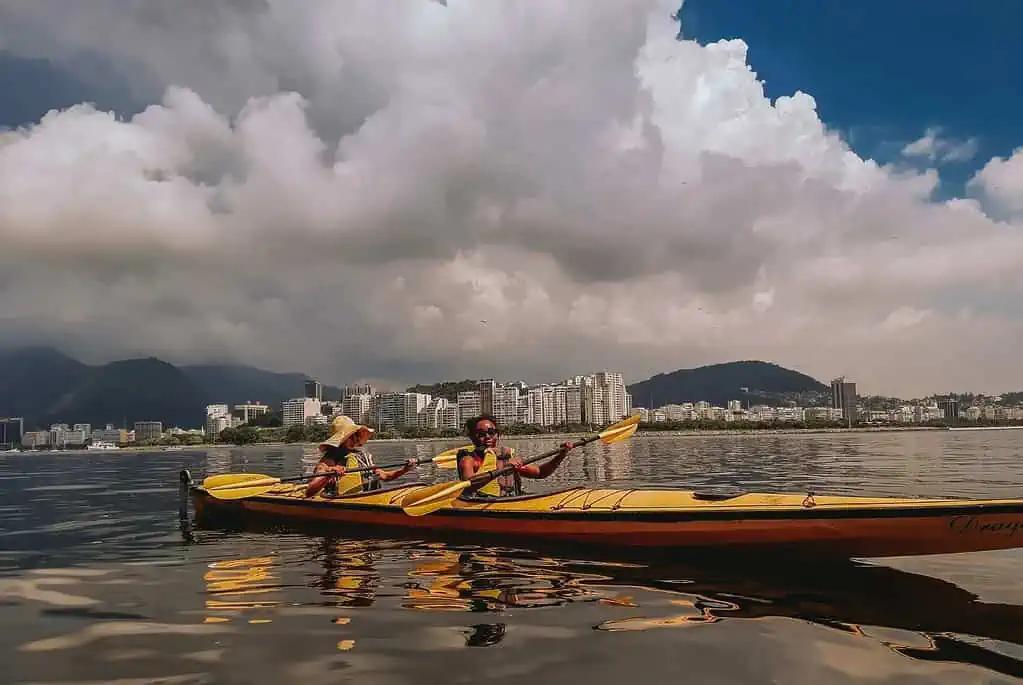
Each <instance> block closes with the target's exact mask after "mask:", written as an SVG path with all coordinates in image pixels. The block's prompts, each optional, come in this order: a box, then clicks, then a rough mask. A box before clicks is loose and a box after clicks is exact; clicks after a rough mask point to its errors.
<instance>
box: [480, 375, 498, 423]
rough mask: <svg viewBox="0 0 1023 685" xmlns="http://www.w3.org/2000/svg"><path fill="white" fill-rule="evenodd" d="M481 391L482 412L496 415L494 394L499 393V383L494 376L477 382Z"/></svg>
mask: <svg viewBox="0 0 1023 685" xmlns="http://www.w3.org/2000/svg"><path fill="white" fill-rule="evenodd" d="M476 389H477V390H478V391H479V393H480V412H481V413H483V414H490V415H492V416H496V414H495V413H494V396H495V395H496V394H497V383H495V382H494V379H493V378H484V379H483V380H481V381H479V382H478V383H476Z"/></svg>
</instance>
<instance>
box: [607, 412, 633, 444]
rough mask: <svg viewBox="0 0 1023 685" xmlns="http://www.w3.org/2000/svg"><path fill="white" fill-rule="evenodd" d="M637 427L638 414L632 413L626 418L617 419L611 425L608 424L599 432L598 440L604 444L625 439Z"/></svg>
mask: <svg viewBox="0 0 1023 685" xmlns="http://www.w3.org/2000/svg"><path fill="white" fill-rule="evenodd" d="M638 428H639V414H633V415H632V416H630V417H629V418H627V419H624V420H622V421H619V422H618V423H616V424H614V425H613V426H608V427H607V428H605V429H604V430H602V431H601V432H600V442H601V444H604V445H610V444H611V443H615V442H621V441H622V440H627V439H628V438H631V437H632V436H633V434H635V432H636V430H637V429H638Z"/></svg>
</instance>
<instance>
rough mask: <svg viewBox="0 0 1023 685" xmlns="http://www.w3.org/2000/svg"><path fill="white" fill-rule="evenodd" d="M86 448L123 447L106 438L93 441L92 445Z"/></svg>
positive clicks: (114, 448) (116, 448) (105, 448)
mask: <svg viewBox="0 0 1023 685" xmlns="http://www.w3.org/2000/svg"><path fill="white" fill-rule="evenodd" d="M85 449H87V450H119V449H121V448H120V447H119V446H118V445H115V444H114V443H112V442H107V441H106V440H97V441H96V442H94V443H92V444H91V445H89V446H88V447H86V448H85Z"/></svg>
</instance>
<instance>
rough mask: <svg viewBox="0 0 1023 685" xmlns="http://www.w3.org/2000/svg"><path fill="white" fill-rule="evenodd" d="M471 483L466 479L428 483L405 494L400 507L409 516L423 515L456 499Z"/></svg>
mask: <svg viewBox="0 0 1023 685" xmlns="http://www.w3.org/2000/svg"><path fill="white" fill-rule="evenodd" d="M471 485H472V481H468V480H458V481H455V482H453V483H438V484H437V485H430V486H428V487H425V488H422V489H420V490H416V491H415V492H411V493H409V494H407V495H405V497H403V498H402V500H401V508H402V509H403V510H404V511H405V513H406V514H408V515H409V516H424V515H425V514H429V513H430V512H433V511H436V510H438V509H440V508H441V507H443V506H445V505H446V504H448V503H449V502H451V501H452V500H454V499H456V498H457V497H458V496H459V495H460V494H462V491H463V490H465V489H466V488H467V487H469V486H471Z"/></svg>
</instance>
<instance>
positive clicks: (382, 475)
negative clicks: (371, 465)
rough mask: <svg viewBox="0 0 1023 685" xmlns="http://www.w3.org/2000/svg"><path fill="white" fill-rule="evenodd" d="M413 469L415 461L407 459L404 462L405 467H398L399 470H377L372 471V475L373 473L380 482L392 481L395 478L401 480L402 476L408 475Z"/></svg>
mask: <svg viewBox="0 0 1023 685" xmlns="http://www.w3.org/2000/svg"><path fill="white" fill-rule="evenodd" d="M415 467H416V460H415V459H409V460H408V461H406V462H405V465H404V466H402V467H400V468H397V469H393V470H391V471H385V470H383V469H379V468H378V469H373V473H375V474H376V475H377V478H379V479H380V480H382V481H389V480H394V479H395V478H401V477H402V476H404V475H405V474H406V473H408V472H409V471H411V470H412V469H414V468H415Z"/></svg>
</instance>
